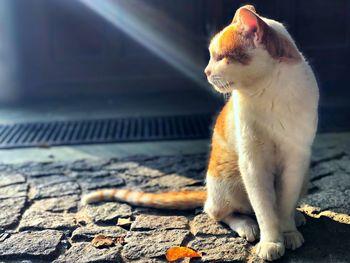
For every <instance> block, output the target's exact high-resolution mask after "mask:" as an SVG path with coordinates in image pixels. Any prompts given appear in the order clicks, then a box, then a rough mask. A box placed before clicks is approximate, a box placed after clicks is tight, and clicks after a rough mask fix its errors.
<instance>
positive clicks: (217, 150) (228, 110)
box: [208, 100, 240, 178]
mask: <svg viewBox="0 0 350 263" xmlns="http://www.w3.org/2000/svg"><path fill="white" fill-rule="evenodd" d="M232 104H233V103H232V100H229V101H228V102H227V103H226V105H225V107H224V108H223V109H222V111H221V112H220V114H219V116H218V117H217V119H216V123H215V128H214V134H215V135H217V136H213V139H212V149H211V153H210V159H209V165H208V172H209V173H208V174H209V175H210V176H215V177H223V178H225V177H237V176H240V172H239V167H238V155H237V153H236V152H234V151H232V150H227V148H226V147H224V146H223V145H222V142H220V141H219V140H223V143H224V144H227V143H228V134H229V133H230V127H229V126H228V125H227V122H228V119H229V118H228V117H229V115H230V114H232V111H233V106H232ZM231 132H232V130H231Z"/></svg>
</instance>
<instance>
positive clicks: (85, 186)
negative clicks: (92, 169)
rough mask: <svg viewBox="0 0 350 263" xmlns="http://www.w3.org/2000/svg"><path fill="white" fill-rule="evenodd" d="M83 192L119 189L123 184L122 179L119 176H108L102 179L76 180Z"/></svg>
mask: <svg viewBox="0 0 350 263" xmlns="http://www.w3.org/2000/svg"><path fill="white" fill-rule="evenodd" d="M78 182H79V184H80V186H81V188H82V190H83V192H87V191H89V190H94V189H101V188H112V187H120V186H122V185H124V184H125V182H124V179H123V178H121V177H119V176H108V177H104V178H99V177H88V178H83V177H82V178H81V179H80V180H78Z"/></svg>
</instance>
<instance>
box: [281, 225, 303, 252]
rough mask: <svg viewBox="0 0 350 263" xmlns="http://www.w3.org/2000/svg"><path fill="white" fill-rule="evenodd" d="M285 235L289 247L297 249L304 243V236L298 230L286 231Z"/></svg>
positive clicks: (285, 241) (285, 242)
mask: <svg viewBox="0 0 350 263" xmlns="http://www.w3.org/2000/svg"><path fill="white" fill-rule="evenodd" d="M283 237H284V244H285V245H286V248H287V249H291V250H295V249H297V248H299V247H301V245H302V244H303V243H304V237H303V235H302V234H301V233H300V232H299V231H298V230H295V231H291V232H285V233H283Z"/></svg>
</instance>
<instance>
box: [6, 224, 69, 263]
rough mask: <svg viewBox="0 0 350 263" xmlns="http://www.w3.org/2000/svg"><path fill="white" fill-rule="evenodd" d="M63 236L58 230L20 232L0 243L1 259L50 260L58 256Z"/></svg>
mask: <svg viewBox="0 0 350 263" xmlns="http://www.w3.org/2000/svg"><path fill="white" fill-rule="evenodd" d="M62 238H63V234H62V233H61V232H59V231H56V230H43V231H37V232H20V233H15V234H12V235H11V236H10V237H9V238H7V239H5V240H4V241H3V242H1V243H0V259H6V258H8V259H9V258H11V259H15V258H23V257H39V258H45V259H46V260H49V259H50V258H53V257H54V256H56V255H58V253H59V249H60V241H61V239H62Z"/></svg>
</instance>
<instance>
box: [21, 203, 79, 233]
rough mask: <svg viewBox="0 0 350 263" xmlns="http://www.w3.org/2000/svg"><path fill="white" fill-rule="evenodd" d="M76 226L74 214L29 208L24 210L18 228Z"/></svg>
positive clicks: (69, 227) (64, 227)
mask: <svg viewBox="0 0 350 263" xmlns="http://www.w3.org/2000/svg"><path fill="white" fill-rule="evenodd" d="M75 227H76V222H75V217H74V214H71V213H52V212H47V211H41V210H35V209H34V208H29V209H28V210H27V211H25V212H24V214H23V217H22V219H21V222H20V224H19V230H20V231H22V230H27V229H62V230H70V229H73V228H75Z"/></svg>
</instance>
